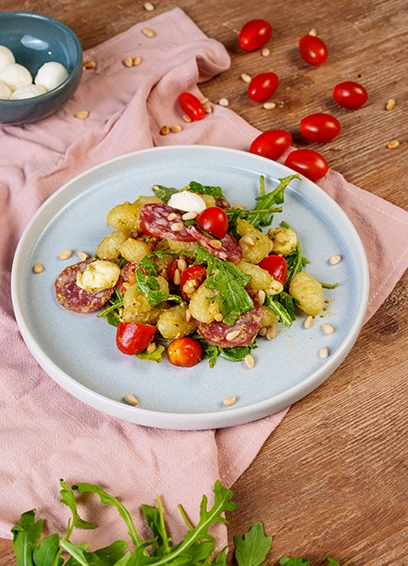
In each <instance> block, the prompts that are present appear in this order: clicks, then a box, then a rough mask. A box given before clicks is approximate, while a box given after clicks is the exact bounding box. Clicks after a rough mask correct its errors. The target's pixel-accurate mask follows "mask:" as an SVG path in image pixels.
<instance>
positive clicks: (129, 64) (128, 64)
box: [123, 57, 133, 67]
mask: <svg viewBox="0 0 408 566" xmlns="http://www.w3.org/2000/svg"><path fill="white" fill-rule="evenodd" d="M123 64H124V65H125V67H133V59H132V57H125V58H124V59H123Z"/></svg>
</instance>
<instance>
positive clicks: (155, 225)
mask: <svg viewBox="0 0 408 566" xmlns="http://www.w3.org/2000/svg"><path fill="white" fill-rule="evenodd" d="M169 216H170V220H169ZM140 227H141V228H142V230H143V232H145V234H147V235H149V236H154V237H155V238H166V239H167V240H176V241H177V242H194V238H193V236H191V235H190V234H189V233H188V232H187V229H186V227H185V226H184V222H183V218H182V213H181V212H179V211H177V210H175V209H174V208H172V207H171V206H168V205H167V204H161V203H149V204H145V205H144V206H143V207H142V210H141V211H140Z"/></svg>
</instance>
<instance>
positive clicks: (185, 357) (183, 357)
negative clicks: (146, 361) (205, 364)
mask: <svg viewBox="0 0 408 566" xmlns="http://www.w3.org/2000/svg"><path fill="white" fill-rule="evenodd" d="M202 355H203V349H202V347H201V344H200V342H198V341H197V340H194V338H190V337H189V336H185V337H184V338H176V339H175V340H173V341H172V342H170V344H169V346H168V348H167V358H168V360H169V362H170V363H171V364H173V366H181V367H184V368H191V367H192V366H195V365H196V364H198V362H199V361H200V360H201V358H202Z"/></svg>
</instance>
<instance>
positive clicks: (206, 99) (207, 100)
mask: <svg viewBox="0 0 408 566" xmlns="http://www.w3.org/2000/svg"><path fill="white" fill-rule="evenodd" d="M200 102H201V104H202V105H203V106H204V104H208V103H209V102H210V100H209V99H208V98H200Z"/></svg>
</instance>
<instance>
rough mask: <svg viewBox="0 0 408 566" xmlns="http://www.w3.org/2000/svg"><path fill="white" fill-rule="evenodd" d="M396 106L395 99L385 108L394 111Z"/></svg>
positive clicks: (391, 99)
mask: <svg viewBox="0 0 408 566" xmlns="http://www.w3.org/2000/svg"><path fill="white" fill-rule="evenodd" d="M394 106H395V100H394V99H393V98H390V99H389V101H388V102H387V106H386V107H385V108H386V109H387V110H392V109H393V108H394Z"/></svg>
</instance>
